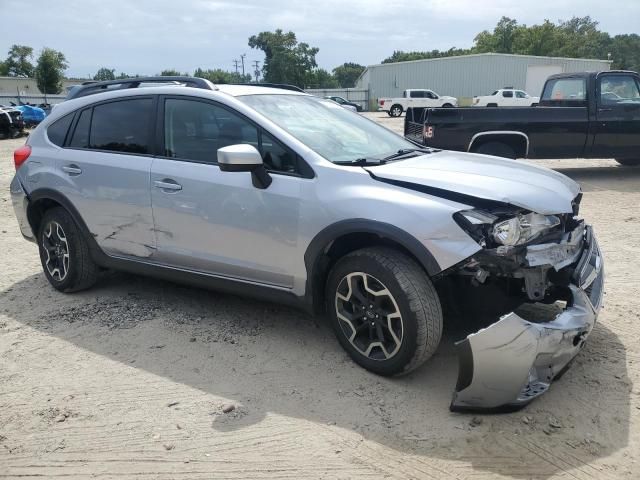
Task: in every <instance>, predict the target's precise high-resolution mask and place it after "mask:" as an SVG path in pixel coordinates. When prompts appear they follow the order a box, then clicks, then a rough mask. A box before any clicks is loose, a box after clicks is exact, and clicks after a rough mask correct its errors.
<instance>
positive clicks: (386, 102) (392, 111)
mask: <svg viewBox="0 0 640 480" xmlns="http://www.w3.org/2000/svg"><path fill="white" fill-rule="evenodd" d="M457 106H458V99H457V98H455V97H447V96H441V95H438V94H437V93H436V92H434V91H433V90H428V89H424V88H412V89H409V90H405V91H404V92H402V97H401V98H379V99H378V111H379V112H387V113H388V114H389V116H390V117H399V116H400V115H402V112H405V111H406V110H407V108H409V107H457Z"/></svg>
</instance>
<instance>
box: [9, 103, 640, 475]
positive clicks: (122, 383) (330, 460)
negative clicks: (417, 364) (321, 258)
mask: <svg viewBox="0 0 640 480" xmlns="http://www.w3.org/2000/svg"><path fill="white" fill-rule="evenodd" d="M369 116H371V117H373V118H374V119H375V120H377V121H380V122H381V123H383V124H385V125H387V126H389V127H390V128H394V129H396V130H397V129H401V125H402V124H401V122H402V119H400V120H398V119H390V118H388V117H386V115H384V114H369ZM21 143H22V140H3V141H0V245H1V247H0V266H1V267H2V273H1V274H0V478H18V477H19V478H31V477H45V478H57V477H66V478H93V477H100V478H113V477H123V478H136V479H178V478H185V479H187V478H188V479H214V478H215V479H221V478H225V479H237V478H251V479H259V478H291V479H305V478H309V479H318V478H345V479H346V478H376V479H379V478H392V479H407V478H457V479H462V478H474V479H482V478H496V477H499V478H518V479H525V478H536V479H549V478H573V479H586V478H597V479H606V478H629V479H636V478H640V465H639V463H638V462H639V461H640V387H639V381H640V342H638V338H640V290H639V286H640V269H639V268H638V263H639V260H640V228H639V225H640V213H638V205H639V204H640V168H622V167H619V166H617V164H615V162H613V161H612V160H601V161H586V160H575V161H542V162H540V163H542V164H544V165H548V166H550V167H553V168H556V169H558V170H559V171H561V172H563V173H565V174H567V175H569V176H571V177H572V178H574V179H576V180H578V181H579V182H580V183H581V184H582V186H583V189H584V191H585V195H584V200H583V202H582V212H581V213H582V214H583V215H584V216H585V217H586V218H588V219H589V221H590V222H592V223H593V224H594V225H595V229H596V232H597V234H598V237H599V241H600V244H601V247H602V249H603V250H604V253H605V257H606V270H607V281H606V296H605V308H604V310H603V312H602V314H601V316H600V319H599V322H598V324H597V326H596V328H595V330H594V332H593V334H592V335H591V337H590V339H589V341H588V343H587V346H586V347H585V349H584V350H583V351H582V353H581V354H580V355H579V356H578V358H577V359H576V361H575V362H574V364H573V366H572V368H571V369H570V370H569V371H568V372H567V374H565V376H564V377H563V378H562V379H561V380H559V381H558V382H557V383H555V384H554V385H553V386H552V387H551V390H550V391H549V392H548V393H547V394H546V395H544V396H543V397H542V398H540V399H538V400H536V401H535V402H533V403H532V404H531V405H529V406H528V407H527V408H525V409H524V410H522V411H520V412H517V413H511V414H502V415H469V414H454V413H450V412H449V410H448V405H449V401H450V399H451V393H452V391H453V388H454V385H455V382H456V376H457V360H456V357H455V354H454V352H453V349H452V339H451V338H450V336H445V338H444V341H443V343H442V346H441V348H440V349H439V350H438V352H437V353H436V355H435V356H434V357H433V358H432V359H431V360H430V361H429V362H427V364H425V365H424V366H423V367H422V368H420V369H419V370H418V371H416V372H414V373H413V374H411V375H410V376H408V377H404V378H399V379H386V378H381V377H377V376H375V375H373V374H370V373H368V372H367V371H365V370H363V369H361V368H359V367H357V366H356V365H355V364H354V363H353V362H352V361H350V360H349V358H348V357H347V355H346V354H345V353H344V352H343V350H342V349H341V348H340V346H339V345H338V343H337V341H336V340H335V339H334V337H333V335H332V333H331V331H330V329H329V327H328V326H327V325H325V324H324V323H323V321H322V320H321V319H314V318H311V317H309V316H306V315H304V314H302V313H300V312H298V311H295V310H291V309H288V308H284V307H279V306H274V305H270V304H267V303H260V302H256V301H253V300H247V299H243V298H238V297H233V296H228V295H222V294H218V293H215V292H209V291H205V290H199V289H195V288H190V287H185V286H180V285H175V284H172V283H168V282H162V281H158V280H152V279H147V278H142V277H136V276H132V275H125V274H109V275H107V276H106V278H104V279H103V280H102V281H101V283H100V284H99V285H97V286H96V287H95V288H93V289H92V290H89V291H86V292H82V293H77V294H71V295H65V294H61V293H58V292H56V291H54V290H53V289H52V288H51V287H50V286H49V285H48V283H47V282H46V280H45V278H44V276H43V274H42V273H41V267H40V262H39V259H38V254H37V248H36V246H35V245H33V244H31V243H28V242H26V241H24V240H23V239H22V237H21V236H20V233H19V231H18V226H17V223H16V220H15V218H14V215H13V211H12V207H11V202H10V198H9V192H8V187H9V182H10V179H11V177H12V176H13V173H14V169H13V164H12V158H11V152H12V151H13V150H14V149H15V148H16V147H17V146H19V145H20V144H21ZM232 408H233V410H230V409H232ZM229 410H230V411H229ZM225 411H227V412H228V413H224V412H225Z"/></svg>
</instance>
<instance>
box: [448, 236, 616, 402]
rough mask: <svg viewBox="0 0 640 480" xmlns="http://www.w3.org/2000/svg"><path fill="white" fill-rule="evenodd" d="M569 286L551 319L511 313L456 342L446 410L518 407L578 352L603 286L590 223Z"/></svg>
mask: <svg viewBox="0 0 640 480" xmlns="http://www.w3.org/2000/svg"><path fill="white" fill-rule="evenodd" d="M567 253H568V254H569V252H567ZM571 253H572V252H571ZM569 288H570V291H571V296H572V299H571V301H569V302H567V307H566V308H565V309H564V310H563V311H562V312H561V313H560V314H559V315H558V316H556V318H555V319H554V320H553V321H551V322H546V323H533V322H530V321H527V320H525V319H523V318H521V317H520V316H518V315H517V314H516V313H513V312H512V313H509V314H507V315H505V316H503V317H502V318H501V319H500V320H499V321H498V322H496V323H494V324H492V325H490V326H489V327H487V328H484V329H482V330H480V331H479V332H477V333H474V334H471V335H469V336H468V337H467V338H466V339H464V340H462V341H460V342H458V343H457V344H456V349H457V351H458V358H459V363H460V367H459V373H458V383H457V385H456V390H455V392H454V395H453V400H452V402H451V407H450V408H451V410H452V411H464V410H494V411H500V410H507V411H508V410H516V409H518V408H521V407H523V406H525V405H526V404H528V403H529V402H530V401H532V400H533V399H534V398H536V397H538V396H540V395H542V394H543V393H545V392H546V391H547V390H548V389H549V386H550V384H551V382H552V381H553V380H554V379H555V378H557V377H558V376H559V375H560V374H562V373H563V372H564V370H565V369H566V368H567V367H568V366H569V363H570V362H571V360H572V359H573V358H574V357H575V356H576V355H577V354H578V352H579V351H580V349H581V348H582V347H583V345H584V343H585V340H586V338H587V336H588V335H589V333H591V330H592V329H593V326H594V325H595V322H596V318H597V316H598V311H599V309H600V307H601V305H602V295H603V289H604V265H603V259H602V255H601V253H600V249H599V247H598V243H597V241H596V239H595V236H594V235H593V231H592V229H591V227H590V226H587V227H586V231H585V237H584V242H583V245H582V254H581V255H580V256H579V260H578V261H577V264H576V267H575V270H574V274H573V278H572V283H571V285H570V286H569Z"/></svg>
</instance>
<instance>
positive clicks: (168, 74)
mask: <svg viewBox="0 0 640 480" xmlns="http://www.w3.org/2000/svg"><path fill="white" fill-rule="evenodd" d="M183 75H184V76H186V75H188V74H186V73H180V72H179V71H178V70H175V69H173V68H168V69H166V70H162V71H161V72H160V76H161V77H181V76H183Z"/></svg>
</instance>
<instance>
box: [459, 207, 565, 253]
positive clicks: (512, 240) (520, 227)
mask: <svg viewBox="0 0 640 480" xmlns="http://www.w3.org/2000/svg"><path fill="white" fill-rule="evenodd" d="M511 215H513V214H511ZM511 215H509V217H508V218H505V215H504V214H503V215H501V216H500V217H498V216H496V215H493V214H491V213H488V212H485V211H482V210H465V211H462V212H457V213H456V214H455V215H454V219H455V220H456V222H457V223H458V224H459V225H460V226H461V227H462V228H463V229H464V230H465V231H466V232H467V233H468V234H469V235H470V236H471V237H472V238H473V239H474V240H476V241H477V242H478V243H479V244H480V245H481V246H483V247H485V246H487V243H494V242H495V243H497V244H498V245H505V246H508V247H512V246H516V245H523V244H525V243H527V242H529V241H531V240H533V239H534V238H536V237H539V236H540V235H542V234H544V233H546V232H548V231H549V230H551V229H553V228H554V227H556V226H557V225H559V224H560V219H559V218H558V217H556V216H555V215H541V214H539V213H527V214H522V213H518V214H516V215H513V216H511Z"/></svg>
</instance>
